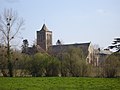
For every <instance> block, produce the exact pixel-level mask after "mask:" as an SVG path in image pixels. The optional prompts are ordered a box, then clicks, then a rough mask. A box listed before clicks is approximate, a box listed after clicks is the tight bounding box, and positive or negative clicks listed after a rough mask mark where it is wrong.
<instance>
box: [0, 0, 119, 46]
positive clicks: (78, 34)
mask: <svg viewBox="0 0 120 90" xmlns="http://www.w3.org/2000/svg"><path fill="white" fill-rule="evenodd" d="M9 8H12V9H13V10H14V11H17V13H18V15H19V16H20V17H22V18H23V19H24V20H25V25H24V27H25V30H24V31H22V32H21V35H22V37H23V39H28V41H29V44H30V45H32V44H33V42H34V41H35V39H36V31H39V30H40V29H41V28H42V25H43V24H44V23H45V24H46V26H47V28H48V29H49V30H50V31H52V32H53V44H56V41H57V40H58V39H60V40H61V41H62V42H63V43H64V44H71V43H72V44H74V43H87V42H91V43H92V44H93V45H99V46H100V47H103V48H106V47H107V46H109V45H111V43H112V41H113V39H114V38H115V37H120V0H0V13H2V12H3V11H4V9H9ZM21 42H22V40H21Z"/></svg>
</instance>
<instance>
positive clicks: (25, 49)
mask: <svg viewBox="0 0 120 90" xmlns="http://www.w3.org/2000/svg"><path fill="white" fill-rule="evenodd" d="M28 46H29V43H28V40H27V39H25V40H23V45H22V53H27V49H28Z"/></svg>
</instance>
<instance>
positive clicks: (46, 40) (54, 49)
mask: <svg viewBox="0 0 120 90" xmlns="http://www.w3.org/2000/svg"><path fill="white" fill-rule="evenodd" d="M36 33H37V43H36V44H37V45H36V47H29V48H28V51H27V54H35V53H37V52H41V53H49V51H50V52H51V53H50V54H52V55H53V56H56V55H58V54H60V53H61V52H66V51H67V50H68V49H69V47H75V48H78V49H81V50H82V52H83V54H84V56H85V58H86V63H90V64H93V65H95V66H98V65H99V64H100V62H102V61H104V59H105V58H106V57H107V56H108V55H110V54H111V52H110V51H109V50H99V49H98V50H94V48H93V46H92V44H91V42H87V43H75V44H61V42H60V40H58V41H57V43H56V45H53V44H52V31H50V30H49V29H48V28H47V27H46V25H45V24H43V26H42V28H41V29H40V30H39V31H37V32H36Z"/></svg>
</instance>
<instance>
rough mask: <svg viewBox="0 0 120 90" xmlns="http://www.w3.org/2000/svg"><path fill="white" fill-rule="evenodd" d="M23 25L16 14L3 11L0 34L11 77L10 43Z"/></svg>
mask: <svg viewBox="0 0 120 90" xmlns="http://www.w3.org/2000/svg"><path fill="white" fill-rule="evenodd" d="M23 24H24V21H23V19H19V18H18V16H17V13H15V12H13V11H12V9H8V10H4V13H3V14H1V16H0V33H1V35H2V37H1V38H2V39H3V40H4V43H3V44H4V45H5V47H6V48H7V62H8V65H7V66H8V71H9V73H8V74H9V76H10V77H12V76H13V65H12V62H11V41H12V40H14V39H15V37H16V35H17V34H18V32H19V31H20V30H21V29H22V26H23Z"/></svg>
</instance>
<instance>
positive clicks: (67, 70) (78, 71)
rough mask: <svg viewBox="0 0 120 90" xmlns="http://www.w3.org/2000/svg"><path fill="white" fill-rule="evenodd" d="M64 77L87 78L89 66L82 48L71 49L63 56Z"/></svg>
mask: <svg viewBox="0 0 120 90" xmlns="http://www.w3.org/2000/svg"><path fill="white" fill-rule="evenodd" d="M62 57H63V60H62V64H61V65H62V66H61V68H62V72H61V74H62V76H85V75H86V73H87V65H86V59H85V57H84V54H83V52H82V50H81V49H80V48H75V47H69V48H68V50H67V51H66V52H64V53H63V54H62Z"/></svg>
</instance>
